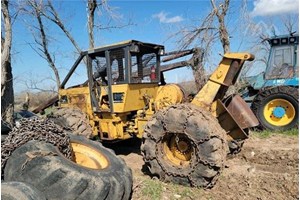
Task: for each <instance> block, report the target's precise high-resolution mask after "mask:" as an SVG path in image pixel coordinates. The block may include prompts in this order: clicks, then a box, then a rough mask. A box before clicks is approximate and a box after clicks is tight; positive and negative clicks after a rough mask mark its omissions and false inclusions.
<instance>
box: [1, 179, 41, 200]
mask: <svg viewBox="0 0 300 200" xmlns="http://www.w3.org/2000/svg"><path fill="white" fill-rule="evenodd" d="M1 199H2V200H46V197H45V196H44V195H43V194H42V193H41V192H40V191H38V190H37V189H36V188H34V187H33V186H31V185H28V184H25V183H22V182H3V183H1Z"/></svg>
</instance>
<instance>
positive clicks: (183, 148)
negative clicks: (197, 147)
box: [177, 140, 190, 153]
mask: <svg viewBox="0 0 300 200" xmlns="http://www.w3.org/2000/svg"><path fill="white" fill-rule="evenodd" d="M177 148H178V150H179V151H181V152H182V153H186V152H187V151H188V150H189V148H190V147H189V144H188V143H187V142H186V141H184V140H180V141H179V142H178V144H177Z"/></svg>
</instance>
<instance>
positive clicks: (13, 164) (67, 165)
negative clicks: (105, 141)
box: [4, 135, 132, 200]
mask: <svg viewBox="0 0 300 200" xmlns="http://www.w3.org/2000/svg"><path fill="white" fill-rule="evenodd" d="M70 142H71V145H72V148H73V152H74V156H75V162H73V161H71V160H69V159H67V158H65V157H64V156H63V155H62V154H61V153H60V152H59V151H58V149H57V148H56V147H55V146H53V145H52V144H50V143H46V142H38V141H30V142H28V143H26V144H24V145H22V146H21V147H19V148H18V149H16V150H15V151H14V152H13V153H12V155H11V156H10V158H9V159H8V161H7V164H6V167H5V170H4V180H5V181H12V180H13V181H21V182H25V183H30V184H32V185H33V186H34V187H36V188H37V189H38V190H39V191H41V192H42V193H43V194H44V195H45V196H46V198H47V199H124V200H125V199H126V200H127V199H129V198H130V197H131V191H132V173H131V170H130V169H129V168H128V167H127V166H126V164H125V162H124V161H123V160H122V159H121V158H118V157H117V156H116V155H115V154H114V152H113V151H112V150H110V149H107V148H105V147H103V146H102V144H101V143H98V142H94V141H91V140H89V139H87V138H85V137H83V136H76V135H70Z"/></svg>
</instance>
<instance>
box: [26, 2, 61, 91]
mask: <svg viewBox="0 0 300 200" xmlns="http://www.w3.org/2000/svg"><path fill="white" fill-rule="evenodd" d="M27 4H28V9H27V10H26V9H24V10H25V11H26V13H27V14H29V15H31V16H32V17H33V19H35V20H36V21H37V25H36V26H35V25H31V27H30V28H33V29H34V30H35V32H33V37H34V41H35V43H36V45H37V48H34V47H33V46H32V45H31V47H32V48H33V49H34V50H35V51H36V52H37V53H38V54H39V55H40V56H41V57H42V58H44V59H45V60H46V61H47V62H48V64H49V67H50V68H51V69H52V71H53V72H54V75H55V79H56V85H57V88H59V86H60V77H59V73H58V70H57V67H56V65H55V57H54V55H53V54H52V55H51V53H50V51H49V39H48V36H47V35H46V30H45V26H44V22H43V19H42V9H43V4H42V3H40V4H38V3H37V1H35V0H27Z"/></svg>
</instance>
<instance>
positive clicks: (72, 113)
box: [48, 108, 92, 138]
mask: <svg viewBox="0 0 300 200" xmlns="http://www.w3.org/2000/svg"><path fill="white" fill-rule="evenodd" d="M48 118H49V119H51V120H52V121H54V122H55V123H56V124H58V125H60V126H62V127H64V128H66V129H70V130H71V132H72V133H73V134H75V135H83V136H85V137H87V138H91V137H92V127H91V125H90V122H89V119H88V117H87V115H86V114H85V113H83V112H82V111H81V110H80V109H79V108H58V109H57V110H55V111H54V112H53V113H52V114H51V115H49V116H48Z"/></svg>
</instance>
